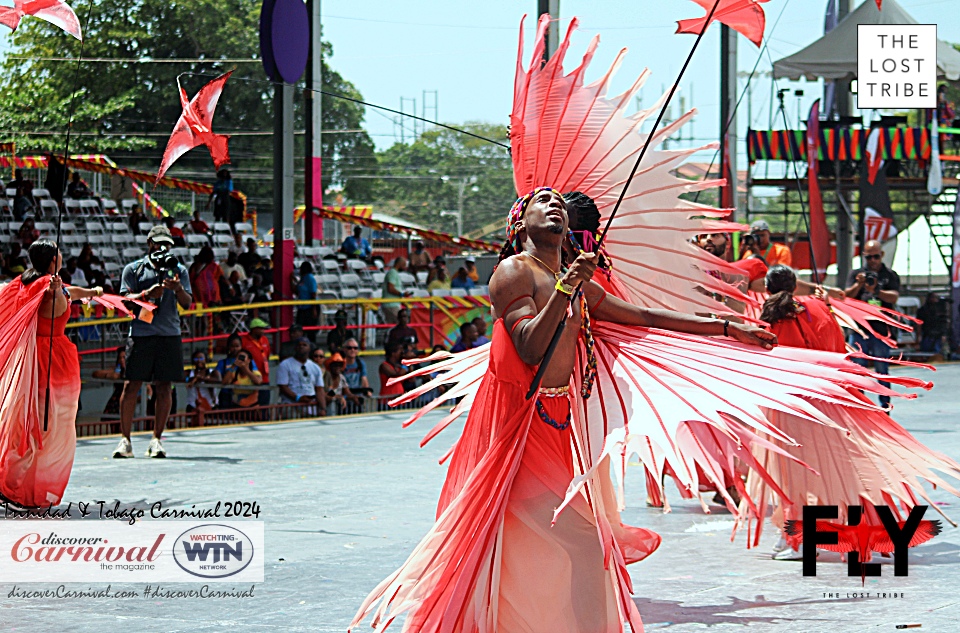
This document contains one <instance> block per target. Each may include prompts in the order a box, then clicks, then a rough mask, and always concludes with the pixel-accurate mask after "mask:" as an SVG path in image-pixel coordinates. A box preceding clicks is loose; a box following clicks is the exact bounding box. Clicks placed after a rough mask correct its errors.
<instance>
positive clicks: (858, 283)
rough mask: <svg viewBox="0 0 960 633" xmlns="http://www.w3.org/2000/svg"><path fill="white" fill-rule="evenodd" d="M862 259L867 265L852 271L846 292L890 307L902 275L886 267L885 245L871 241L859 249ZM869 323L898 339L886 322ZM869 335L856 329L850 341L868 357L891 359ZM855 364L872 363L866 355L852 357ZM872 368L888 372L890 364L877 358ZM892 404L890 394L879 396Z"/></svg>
mask: <svg viewBox="0 0 960 633" xmlns="http://www.w3.org/2000/svg"><path fill="white" fill-rule="evenodd" d="M860 255H861V257H862V260H861V261H863V262H864V263H865V264H866V265H865V266H863V267H862V268H858V269H857V270H853V271H851V272H850V280H849V286H848V287H847V289H846V291H845V292H846V295H847V296H848V297H853V298H854V299H859V300H860V301H866V302H867V303H872V304H873V305H880V306H883V307H884V308H890V309H891V310H892V309H893V308H894V306H895V305H896V303H897V299H899V298H900V276H899V275H898V274H897V273H895V272H894V271H892V270H890V269H889V268H887V266H886V264H884V263H883V247H881V246H880V242H878V241H876V240H870V241H869V242H867V243H866V244H864V246H863V249H862V250H861V252H860ZM870 326H871V327H872V328H873V329H874V331H876V333H877V334H879V335H881V336H889V337H890V338H892V339H893V340H894V341H896V339H897V331H896V330H892V331H891V330H890V328H889V327H888V326H887V324H886V323H883V322H881V321H870ZM866 334H867V335H866V336H865V337H864V336H861V335H860V334H858V333H856V332H851V333H850V339H849V341H848V342H849V343H850V344H851V345H853V346H854V347H860V348H861V349H862V350H863V352H864V353H865V354H866V355H867V356H872V357H873V358H890V347H889V346H888V345H887V344H886V343H884V342H883V341H882V340H880V339H879V338H877V337H876V336H874V335H873V334H871V333H869V332H867V333H866ZM852 360H853V361H854V362H855V363H858V364H860V365H863V366H864V367H866V366H867V363H868V362H869V361H868V360H867V359H863V358H853V359H852ZM873 369H874V371H875V372H876V373H878V374H887V373H889V371H890V364H889V363H885V362H883V361H879V360H878V361H874V364H873ZM880 384H881V385H883V386H884V387H889V386H890V383H889V382H884V381H882V380H881V381H880ZM889 404H890V397H889V396H880V405H881V406H884V407H885V406H888V405H889Z"/></svg>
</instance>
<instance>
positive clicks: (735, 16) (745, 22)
mask: <svg viewBox="0 0 960 633" xmlns="http://www.w3.org/2000/svg"><path fill="white" fill-rule="evenodd" d="M693 1H694V2H696V3H697V4H699V5H700V6H701V7H703V8H704V9H705V10H706V11H707V15H710V13H709V12H710V11H711V9H713V5H714V0H693ZM769 1H770V0H720V4H719V5H718V6H717V9H716V11H714V12H713V20H716V21H717V22H720V23H721V24H726V25H727V26H729V27H730V28H731V29H733V30H734V31H736V32H737V33H740V34H741V35H743V36H744V37H745V38H747V39H748V40H750V41H751V42H753V43H754V44H756V45H757V46H760V42H762V41H763V30H764V28H765V27H766V16H765V15H764V13H763V7H761V6H760V4H761V3H764V2H769ZM713 20H711V22H712V21H713ZM708 26H709V25H708V24H707V16H703V17H702V18H690V19H687V20H678V21H677V33H694V34H699V33H700V32H702V31H704V30H705V29H706V28H707V27H708Z"/></svg>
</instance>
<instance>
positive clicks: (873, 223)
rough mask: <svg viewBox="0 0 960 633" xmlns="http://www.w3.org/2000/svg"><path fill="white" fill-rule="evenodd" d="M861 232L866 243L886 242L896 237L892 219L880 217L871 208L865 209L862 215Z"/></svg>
mask: <svg viewBox="0 0 960 633" xmlns="http://www.w3.org/2000/svg"><path fill="white" fill-rule="evenodd" d="M863 232H864V237H865V238H866V241H868V242H869V241H870V240H876V241H878V242H886V241H887V240H889V239H893V238H894V237H896V235H897V227H896V226H894V224H893V218H888V217H884V216H882V215H880V214H879V213H878V212H877V211H876V210H874V209H873V207H867V208H866V209H864V213H863Z"/></svg>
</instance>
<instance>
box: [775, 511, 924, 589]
mask: <svg viewBox="0 0 960 633" xmlns="http://www.w3.org/2000/svg"><path fill="white" fill-rule="evenodd" d="M874 510H875V512H876V516H878V517H879V518H880V521H881V523H882V525H870V524H869V523H867V522H866V521H862V520H861V519H862V518H863V507H862V506H847V524H846V525H844V524H842V523H833V522H830V521H820V522H819V523H818V520H820V519H836V518H837V516H838V508H837V506H803V520H802V521H793V520H791V521H787V523H786V526H785V527H784V532H785V533H786V537H787V541H788V542H790V543H791V545H797V546H798V545H799V544H800V543H806V544H807V547H805V548H804V549H803V575H804V576H816V575H817V548H818V547H819V548H822V549H825V550H829V551H832V552H839V553H841V554H846V555H847V575H848V576H860V582H861V583H865V582H866V577H867V576H879V575H880V564H879V563H870V562H869V561H870V559H871V556H872V552H880V553H882V554H889V553H892V554H893V575H894V576H907V575H908V573H907V567H908V557H909V552H908V550H909V548H911V547H916V546H917V545H920V544H921V543H926V542H927V541H929V540H930V539H932V538H933V537H934V536H936V535H937V534H940V532H941V527H940V521H924V520H923V514H924V513H925V512H926V511H927V506H914V508H913V509H912V510H910V516H908V517H907V520H906V521H897V519H896V517H895V516H894V515H893V511H892V510H891V509H890V508H888V507H887V506H874Z"/></svg>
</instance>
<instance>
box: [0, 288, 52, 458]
mask: <svg viewBox="0 0 960 633" xmlns="http://www.w3.org/2000/svg"><path fill="white" fill-rule="evenodd" d="M48 287H49V278H48V277H42V278H41V279H38V280H37V281H35V282H33V283H32V284H30V285H29V286H27V289H26V290H25V289H24V287H23V284H21V283H20V279H19V278H18V279H14V280H13V281H12V282H10V283H9V284H7V285H6V287H5V288H4V289H3V291H2V292H0V306H2V307H0V359H2V360H0V363H2V364H0V456H2V455H3V454H5V453H6V452H7V451H11V450H15V451H16V452H17V453H18V454H19V455H21V456H23V455H24V454H26V452H27V450H28V448H29V445H30V444H31V443H35V444H36V445H37V446H41V445H42V435H41V425H40V420H39V405H38V398H37V394H38V393H39V392H40V391H41V389H40V382H39V375H38V374H39V372H38V364H37V351H36V348H37V310H38V309H39V307H40V303H41V302H42V301H43V295H44V291H45V290H46V289H47V288H48ZM12 438H19V441H18V442H14V443H15V444H16V445H15V446H14V445H8V443H9V442H11V441H12Z"/></svg>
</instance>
